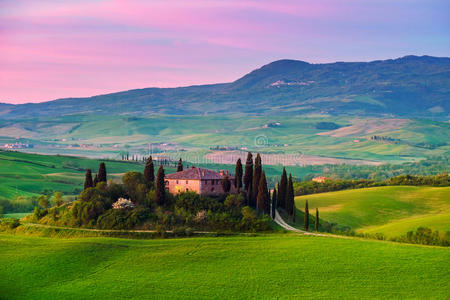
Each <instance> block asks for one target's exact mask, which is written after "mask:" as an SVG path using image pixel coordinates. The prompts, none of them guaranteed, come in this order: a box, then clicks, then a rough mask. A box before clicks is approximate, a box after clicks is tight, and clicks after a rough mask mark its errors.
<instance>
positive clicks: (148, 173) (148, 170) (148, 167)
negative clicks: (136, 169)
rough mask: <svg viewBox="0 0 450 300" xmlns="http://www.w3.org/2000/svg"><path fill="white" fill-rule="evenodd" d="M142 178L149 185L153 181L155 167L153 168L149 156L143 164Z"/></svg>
mask: <svg viewBox="0 0 450 300" xmlns="http://www.w3.org/2000/svg"><path fill="white" fill-rule="evenodd" d="M144 177H145V180H146V181H147V184H149V185H151V184H153V182H154V181H155V167H154V166H153V159H152V156H149V157H148V158H147V160H146V162H145V168H144Z"/></svg>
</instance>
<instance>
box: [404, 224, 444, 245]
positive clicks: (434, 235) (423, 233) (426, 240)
mask: <svg viewBox="0 0 450 300" xmlns="http://www.w3.org/2000/svg"><path fill="white" fill-rule="evenodd" d="M406 242H408V243H412V244H422V245H434V246H446V247H448V246H450V232H448V231H447V233H446V234H445V236H444V237H441V236H440V235H439V231H433V230H431V229H430V228H427V227H419V228H417V230H416V231H415V232H414V231H409V232H408V233H407V234H406Z"/></svg>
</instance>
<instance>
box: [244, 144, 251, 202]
mask: <svg viewBox="0 0 450 300" xmlns="http://www.w3.org/2000/svg"><path fill="white" fill-rule="evenodd" d="M252 180H253V155H252V154H251V153H250V152H249V153H248V154H247V160H246V161H245V173H244V186H245V191H246V192H247V203H249V201H250V198H251V195H252Z"/></svg>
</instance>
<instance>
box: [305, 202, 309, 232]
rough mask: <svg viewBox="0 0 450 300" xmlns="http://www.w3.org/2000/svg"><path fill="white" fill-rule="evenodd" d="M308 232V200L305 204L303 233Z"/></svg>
mask: <svg viewBox="0 0 450 300" xmlns="http://www.w3.org/2000/svg"><path fill="white" fill-rule="evenodd" d="M308 230H309V209H308V200H306V203H305V231H308Z"/></svg>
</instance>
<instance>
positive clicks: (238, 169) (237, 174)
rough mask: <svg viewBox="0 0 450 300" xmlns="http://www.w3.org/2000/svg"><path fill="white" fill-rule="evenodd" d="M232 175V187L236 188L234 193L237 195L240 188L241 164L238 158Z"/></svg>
mask: <svg viewBox="0 0 450 300" xmlns="http://www.w3.org/2000/svg"><path fill="white" fill-rule="evenodd" d="M234 173H235V177H234V186H235V187H236V192H237V193H239V191H240V189H241V188H242V163H241V159H240V158H239V159H238V160H237V162H236V168H235V170H234Z"/></svg>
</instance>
